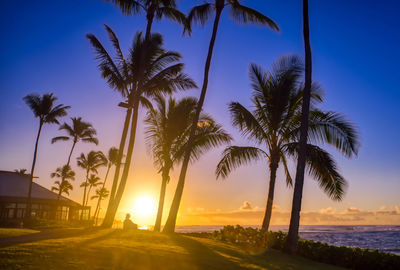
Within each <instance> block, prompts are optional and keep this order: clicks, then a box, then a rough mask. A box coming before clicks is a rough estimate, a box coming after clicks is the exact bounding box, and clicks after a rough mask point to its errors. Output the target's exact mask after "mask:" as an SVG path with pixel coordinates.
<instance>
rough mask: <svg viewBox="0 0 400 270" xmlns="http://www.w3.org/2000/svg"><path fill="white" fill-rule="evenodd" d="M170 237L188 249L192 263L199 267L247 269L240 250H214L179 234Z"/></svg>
mask: <svg viewBox="0 0 400 270" xmlns="http://www.w3.org/2000/svg"><path fill="white" fill-rule="evenodd" d="M170 239H171V240H172V241H173V242H174V243H175V244H176V245H178V246H181V247H183V248H184V249H185V250H187V251H188V253H189V258H190V260H191V261H192V262H191V263H192V264H193V266H196V267H198V268H199V269H245V267H242V266H241V263H242V261H241V259H242V258H240V256H238V255H239V254H240V253H238V252H236V253H235V252H233V251H232V252H230V253H228V252H221V251H220V250H212V249H210V248H209V247H207V246H206V245H204V244H202V243H201V242H200V241H197V240H195V239H192V238H190V237H186V236H181V235H178V234H175V235H170Z"/></svg>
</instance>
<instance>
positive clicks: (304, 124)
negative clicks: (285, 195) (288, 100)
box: [284, 0, 312, 255]
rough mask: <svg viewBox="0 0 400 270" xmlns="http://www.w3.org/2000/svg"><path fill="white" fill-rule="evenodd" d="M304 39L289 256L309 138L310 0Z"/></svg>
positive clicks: (293, 251) (294, 246) (295, 236)
mask: <svg viewBox="0 0 400 270" xmlns="http://www.w3.org/2000/svg"><path fill="white" fill-rule="evenodd" d="M303 38H304V53H305V73H304V77H305V85H304V98H303V105H302V119H301V133H300V141H299V144H300V145H299V156H298V160H297V168H296V180H295V184H294V191H293V201H292V212H291V215H290V225H289V232H288V237H287V240H286V243H285V247H284V251H285V252H286V253H288V254H292V255H294V254H296V250H297V240H298V234H299V225H300V211H301V199H302V197H303V185H304V172H305V166H306V159H307V156H306V155H307V138H308V134H307V133H308V125H309V123H308V121H309V119H308V118H309V111H310V93H311V83H312V57H311V45H310V27H309V20H308V0H303Z"/></svg>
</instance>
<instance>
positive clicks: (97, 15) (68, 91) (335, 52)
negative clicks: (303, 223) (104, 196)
mask: <svg viewBox="0 0 400 270" xmlns="http://www.w3.org/2000/svg"><path fill="white" fill-rule="evenodd" d="M245 2H246V4H247V5H249V6H251V7H253V8H256V9H258V10H259V11H261V12H263V13H264V14H266V15H268V16H269V17H271V18H272V19H274V20H275V21H276V22H277V24H278V25H279V27H280V28H281V32H280V33H275V32H272V31H270V30H269V29H265V28H261V27H257V26H243V25H237V24H235V23H232V21H231V20H230V19H229V17H228V16H227V13H225V14H224V15H223V17H222V21H221V24H220V28H219V32H218V37H217V42H216V46H215V50H214V58H213V62H212V67H211V73H210V83H209V91H208V93H207V97H206V102H205V110H206V111H207V112H209V113H211V114H212V115H214V116H215V118H216V119H217V120H218V121H219V122H221V123H222V124H223V125H224V127H225V128H226V129H227V130H228V131H230V132H231V133H232V134H233V136H234V137H235V139H236V141H235V144H239V145H245V144H247V142H246V141H245V140H243V139H242V138H241V137H240V135H239V133H238V132H236V131H235V130H234V129H233V128H232V127H231V124H230V119H229V114H228V112H227V103H228V102H230V101H239V102H241V103H243V104H245V105H249V104H250V102H249V95H250V92H251V91H250V87H249V80H248V76H247V70H248V65H249V63H251V62H254V63H257V64H259V65H262V66H264V67H265V68H268V67H269V66H270V65H271V63H272V62H273V61H274V60H275V59H277V58H278V57H279V56H280V55H283V54H288V53H297V54H300V55H302V54H303V40H302V33H301V23H302V21H301V1H294V0H281V1H255V0H253V1H250V0H249V1H245ZM178 3H179V6H180V7H181V9H182V10H183V11H187V10H189V8H190V7H191V6H193V5H194V4H195V3H201V1H180V2H178ZM399 5H400V4H398V2H397V1H394V0H393V1H390V0H387V1H379V2H378V1H373V0H366V1H345V0H340V1H317V0H310V25H311V46H312V52H313V72H314V73H313V79H314V80H316V81H318V82H319V83H320V84H322V85H323V87H324V89H325V102H324V104H323V108H324V109H327V110H335V111H338V112H341V113H343V114H345V115H346V116H347V117H348V118H349V119H350V120H351V121H353V122H354V123H355V124H356V125H357V126H358V127H359V131H360V134H361V141H362V148H361V150H360V153H359V156H358V158H356V159H351V160H347V159H345V158H342V157H341V156H340V155H338V154H335V153H334V152H332V153H333V154H334V155H335V157H336V158H337V160H338V163H339V165H340V168H341V172H342V173H343V175H344V176H345V177H346V179H347V180H348V181H349V184H350V186H349V190H348V193H347V196H346V197H345V199H344V201H343V202H341V203H334V202H332V201H330V200H329V199H328V198H327V197H326V196H325V195H324V194H322V192H321V191H320V190H319V189H318V187H317V185H316V183H315V182H314V181H312V180H311V179H308V182H307V183H306V186H305V199H304V207H303V209H306V210H310V211H311V210H318V209H320V208H327V207H335V208H337V209H346V208H348V207H358V208H362V209H378V208H379V207H381V206H387V207H389V208H391V207H392V208H394V207H395V206H396V205H400V199H399V191H400V166H399V165H400V162H399V161H400V158H399V156H398V155H399V154H398V153H399V151H400V140H398V134H399V133H400V124H399V116H400V111H399V108H400V90H399V86H398V78H400V71H399V69H398V63H399V60H400V53H399V50H398V44H399V43H400V35H399V33H398V31H399V30H398V29H399V28H400V22H399V20H398V12H397V11H398V10H399ZM0 15H1V16H0V25H1V34H2V42H1V43H0V63H1V65H0V91H1V96H2V98H1V99H0V152H1V155H0V169H4V170H13V169H15V168H30V164H31V159H32V153H33V145H34V139H35V134H36V129H37V121H36V119H34V118H33V115H32V113H31V112H30V111H29V109H28V108H27V106H26V105H25V104H24V103H23V101H22V97H24V96H25V95H27V94H29V93H32V92H37V93H45V92H54V93H55V94H56V96H58V97H59V101H60V102H61V103H64V104H66V105H71V106H72V109H71V110H70V112H69V116H82V117H83V118H84V119H85V120H87V121H90V122H92V123H93V125H94V126H95V128H96V129H97V130H98V134H99V138H100V145H99V146H98V147H95V146H91V145H83V144H82V145H79V146H78V149H77V151H76V153H75V156H77V155H78V154H80V152H85V151H89V150H91V149H100V150H103V151H106V150H107V149H108V148H109V147H110V146H112V145H118V137H119V134H120V130H121V125H122V121H123V118H122V117H123V111H122V110H120V108H118V107H117V104H118V102H119V101H120V97H119V96H118V94H117V93H115V92H113V91H112V90H110V89H109V88H108V86H107V85H106V83H105V81H104V80H103V79H101V78H100V75H99V71H98V70H97V67H96V62H95V61H94V54H93V51H92V50H91V48H90V46H89V43H88V41H87V39H86V38H85V34H86V33H93V34H95V35H96V36H97V37H99V39H100V40H101V41H102V42H103V44H106V45H107V48H110V46H109V45H110V44H109V43H108V40H107V37H106V35H105V31H104V27H103V24H104V23H106V24H108V25H109V26H111V28H113V29H114V31H115V32H116V34H117V35H118V37H119V39H120V42H121V43H122V45H123V48H124V49H125V51H126V49H127V48H128V47H129V45H130V42H131V41H132V38H133V36H134V34H135V33H136V32H137V31H141V30H143V29H144V27H145V20H144V17H143V16H136V17H133V16H131V17H127V16H123V15H121V13H120V11H119V10H118V9H117V8H116V7H114V6H113V5H111V4H109V3H104V2H102V1H97V0H89V1H64V0H59V1H22V2H20V1H17V2H16V1H2V2H1V4H0ZM210 31H211V24H210V23H209V24H208V25H207V26H206V27H204V28H200V27H195V28H194V32H193V35H192V37H190V38H189V37H182V29H181V28H180V27H179V26H178V25H176V24H174V23H171V22H168V21H166V20H163V21H161V22H157V23H155V24H154V27H153V32H160V33H162V34H163V35H164V41H165V47H166V48H167V49H169V50H176V51H178V52H180V53H181V54H182V55H183V57H184V58H183V62H184V63H185V65H186V68H185V70H186V72H187V73H188V74H190V75H191V76H192V77H193V78H194V79H195V81H196V82H197V83H198V84H199V85H200V84H201V80H202V72H203V65H204V60H205V56H206V52H207V47H208V41H209V38H210ZM110 49H111V48H110ZM188 94H191V95H196V96H198V94H199V91H195V90H194V91H190V92H188ZM63 120H68V118H65V119H63ZM140 133H141V132H140ZM56 135H59V133H58V132H57V127H56V126H47V127H45V130H44V133H43V137H42V138H41V144H40V149H39V160H38V167H37V174H38V176H39V177H40V178H39V180H38V181H42V182H41V183H42V184H43V185H45V186H47V187H49V186H50V185H51V183H52V180H51V179H50V177H49V174H50V172H51V171H53V170H54V169H55V168H56V167H58V166H60V165H62V164H63V162H65V161H64V160H66V158H67V149H69V147H70V146H69V144H68V143H59V144H57V145H51V144H50V143H49V141H50V138H52V137H54V136H56ZM137 149H138V153H140V154H137V156H136V157H134V162H135V163H134V165H133V168H132V172H131V175H132V181H131V182H132V183H131V184H130V185H129V186H128V192H127V193H129V192H130V193H129V194H137V193H140V192H142V193H143V192H149V193H152V194H157V193H158V188H159V187H158V185H159V176H158V175H157V174H156V172H155V171H154V169H153V167H152V163H151V157H150V156H149V155H148V154H147V152H146V147H145V146H144V141H143V135H141V134H139V138H138V141H137ZM328 149H329V148H328ZM221 150H222V149H216V150H213V151H211V152H210V153H208V154H207V155H206V156H204V157H203V159H202V160H201V161H199V162H198V163H196V164H195V165H194V166H192V168H191V170H190V171H189V176H188V185H187V188H186V191H185V192H186V194H190V195H188V196H187V200H186V201H185V200H184V202H183V203H184V207H183V209H186V208H185V207H187V208H205V209H208V210H215V209H222V210H229V209H235V207H236V208H238V207H239V206H240V205H241V204H242V202H243V201H249V202H251V203H252V205H256V206H259V207H263V206H264V204H265V197H266V190H267V181H266V175H267V166H266V165H265V164H262V163H258V164H255V165H254V166H249V167H246V168H243V169H239V170H237V171H235V172H234V173H233V174H232V176H231V177H230V178H229V179H228V180H226V181H218V182H216V181H215V177H214V175H213V171H214V168H215V165H216V162H218V158H219V155H220V153H221ZM139 168H141V169H142V170H140V169H139ZM143 168H145V169H146V170H145V171H144V170H143ZM205 168H207V169H205ZM177 171H179V170H176V171H175V172H174V173H175V175H176V174H177ZM78 175H80V172H78ZM78 178H79V177H78ZM243 178H244V179H253V180H251V182H247V181H249V180H243ZM191 179H192V180H191ZM80 181H81V179H78V180H76V183H75V186H76V189H75V190H74V192H73V193H72V197H73V198H74V199H78V198H80V196H81V195H80V194H81V191H80V190H79V188H78V183H79V182H80ZM173 185H175V183H173ZM173 185H170V188H169V189H170V191H169V193H170V194H172V192H173V188H174V186H173ZM260 191H262V192H260ZM264 191H265V192H264ZM206 195H207V196H208V195H209V196H211V197H216V198H219V197H221V196H222V197H223V198H224V201H221V200H217V199H208V200H206V199H205V196H206ZM132 196H133V195H132ZM169 196H170V197H171V196H172V195H169ZM291 196H292V191H291V190H290V189H287V188H286V187H285V186H284V184H283V181H281V183H278V187H277V195H276V198H277V199H276V204H277V205H280V206H281V207H282V208H283V209H288V208H289V206H290V202H291ZM184 198H185V197H184ZM125 200H126V202H125V205H129V204H130V201H129V198H126V199H125ZM127 208H128V206H127Z"/></svg>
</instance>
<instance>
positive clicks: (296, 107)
mask: <svg viewBox="0 0 400 270" xmlns="http://www.w3.org/2000/svg"><path fill="white" fill-rule="evenodd" d="M301 71H302V64H301V62H300V61H299V59H298V58H297V57H295V56H289V57H282V58H280V59H279V60H278V61H277V62H275V63H274V65H273V68H272V71H270V72H266V71H264V70H263V69H262V68H261V67H259V66H257V65H255V64H252V65H251V66H250V80H251V86H252V88H253V95H252V99H251V100H252V103H253V107H254V109H253V110H252V111H249V110H248V109H246V108H245V107H244V106H243V105H241V104H240V103H238V102H232V103H230V105H229V111H230V113H231V116H232V123H233V125H234V126H235V127H237V128H238V129H239V130H240V131H241V132H242V134H243V135H244V136H246V137H247V138H248V139H249V140H250V141H252V142H254V143H255V146H230V147H228V148H226V149H225V150H224V152H223V157H222V159H221V161H220V162H219V163H218V165H217V169H216V175H217V177H220V176H222V177H227V176H228V175H229V173H230V172H231V171H232V170H233V169H235V168H237V167H239V166H241V165H244V164H248V163H251V162H254V161H257V160H263V161H265V162H266V163H267V164H268V166H269V173H270V175H269V191H268V199H267V205H266V208H265V214H264V219H263V223H262V229H264V230H268V227H269V223H270V219H271V213H272V205H273V200H274V190H275V181H276V172H277V170H278V166H279V164H282V165H283V169H284V172H285V175H286V184H287V185H288V186H292V178H291V176H290V173H289V169H288V165H287V160H288V159H289V158H292V159H294V158H296V157H297V155H298V150H299V137H300V126H301V108H302V100H303V98H304V90H303V89H304V88H303V84H302V83H301V82H300V80H299V79H300V75H301V74H302V72H301ZM311 90H312V91H311V101H312V104H313V106H312V110H311V113H310V120H309V121H310V128H309V134H310V139H309V141H310V142H309V144H308V145H307V151H308V155H307V167H308V172H309V174H310V175H311V176H312V177H314V178H315V179H316V180H317V181H318V183H319V185H320V187H321V188H322V189H323V191H324V192H325V193H327V195H328V196H329V197H330V198H332V199H334V200H341V199H342V197H343V194H344V188H345V186H346V180H345V179H344V178H343V176H342V175H340V173H339V172H338V169H337V165H336V163H335V161H334V160H333V158H332V157H331V155H330V154H329V153H328V152H326V151H325V150H323V149H322V148H320V147H319V146H317V145H315V144H312V143H319V144H324V143H325V144H330V145H332V146H333V147H335V148H336V149H337V150H338V151H339V152H341V153H342V154H344V155H345V156H348V157H350V156H351V155H353V154H354V153H356V152H357V149H358V145H359V143H358V136H357V131H356V130H355V128H354V126H353V125H352V124H351V123H350V122H348V121H347V120H346V119H345V117H343V116H342V115H340V114H338V113H334V112H323V111H321V110H319V109H317V108H316V107H315V105H316V104H317V103H318V102H322V98H321V95H320V94H319V87H318V86H317V85H315V84H314V85H313V86H312V88H311Z"/></svg>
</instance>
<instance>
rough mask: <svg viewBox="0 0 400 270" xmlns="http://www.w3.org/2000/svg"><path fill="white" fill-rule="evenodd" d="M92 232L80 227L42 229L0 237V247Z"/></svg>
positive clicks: (92, 230) (92, 231)
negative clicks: (37, 231)
mask: <svg viewBox="0 0 400 270" xmlns="http://www.w3.org/2000/svg"><path fill="white" fill-rule="evenodd" d="M94 232H96V230H94V229H81V228H79V229H52V230H44V231H41V232H39V233H33V234H27V235H20V236H13V237H7V238H2V239H0V248H3V247H8V246H13V245H17V244H25V243H31V242H37V241H42V240H49V239H60V238H67V237H74V236H80V235H88V234H91V233H94Z"/></svg>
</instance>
